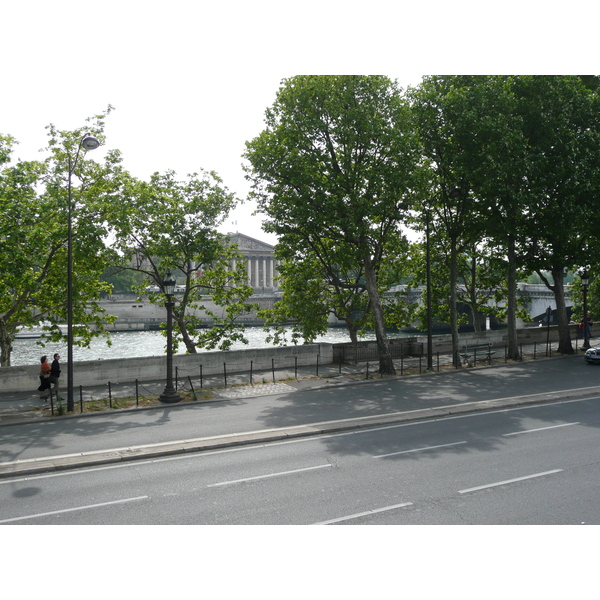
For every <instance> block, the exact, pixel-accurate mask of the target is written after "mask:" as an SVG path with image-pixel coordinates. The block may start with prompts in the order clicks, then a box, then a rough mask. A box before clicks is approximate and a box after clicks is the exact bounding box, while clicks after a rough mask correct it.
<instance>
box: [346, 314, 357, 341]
mask: <svg viewBox="0 0 600 600" xmlns="http://www.w3.org/2000/svg"><path fill="white" fill-rule="evenodd" d="M346 327H347V329H348V334H349V335H350V343H351V344H352V345H353V346H356V344H358V331H357V329H356V328H355V327H353V325H352V321H350V320H346Z"/></svg>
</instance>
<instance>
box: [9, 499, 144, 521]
mask: <svg viewBox="0 0 600 600" xmlns="http://www.w3.org/2000/svg"><path fill="white" fill-rule="evenodd" d="M147 499H148V496H137V497H135V498H124V499H123V500H112V501H111V502H101V503H99V504H88V505H87V506H74V507H73V508H64V509H62V510H52V511H50V512H45V513H37V514H35V515H26V516H24V517H13V518H12V519H2V520H1V521H0V523H10V522H12V521H24V520H26V519H37V518H39V517H47V516H49V515H59V514H61V513H68V512H73V511H76V510H87V509H90V508H99V507H100V506H110V505H112V504H124V503H125V502H137V501H138V500H147Z"/></svg>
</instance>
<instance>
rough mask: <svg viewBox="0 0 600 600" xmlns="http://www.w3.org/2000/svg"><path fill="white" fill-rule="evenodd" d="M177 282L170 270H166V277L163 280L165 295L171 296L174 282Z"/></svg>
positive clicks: (173, 291) (173, 290)
mask: <svg viewBox="0 0 600 600" xmlns="http://www.w3.org/2000/svg"><path fill="white" fill-rule="evenodd" d="M176 283H177V282H176V281H175V279H174V278H173V277H171V271H167V277H166V279H165V280H164V281H163V289H164V290H165V294H166V295H167V296H172V295H173V294H174V293H175V284H176Z"/></svg>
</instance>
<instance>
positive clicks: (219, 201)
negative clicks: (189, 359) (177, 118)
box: [104, 171, 252, 353]
mask: <svg viewBox="0 0 600 600" xmlns="http://www.w3.org/2000/svg"><path fill="white" fill-rule="evenodd" d="M124 193H125V194H126V197H127V202H122V203H119V204H109V205H105V207H104V210H105V211H106V213H105V214H106V218H107V219H108V220H109V222H110V224H111V226H112V228H113V230H112V233H113V236H114V242H113V244H112V248H113V249H114V250H115V251H116V252H117V253H118V255H119V257H120V262H119V265H120V267H121V268H122V269H124V270H130V271H135V272H137V273H138V274H141V275H142V282H141V283H140V284H139V286H138V287H137V289H138V291H139V292H145V288H146V287H147V286H149V285H153V286H157V287H158V288H159V289H160V290H161V291H162V292H163V293H161V294H151V295H150V296H149V301H150V302H151V303H158V304H160V305H164V304H165V301H166V297H165V294H164V286H163V282H164V280H165V276H166V273H167V271H170V272H171V273H172V274H173V275H175V274H177V276H178V277H179V280H178V281H177V283H178V285H181V286H183V292H182V294H181V295H179V294H178V295H177V297H176V300H177V301H176V304H175V307H174V309H173V321H174V330H175V336H174V339H173V341H174V345H175V347H177V344H178V343H179V342H183V344H184V345H185V348H186V351H187V352H188V353H195V352H197V351H198V348H199V347H207V348H215V347H219V348H220V349H227V348H228V347H229V346H230V345H231V343H233V342H234V341H237V340H239V341H246V340H245V338H244V336H243V330H244V327H243V324H240V323H239V316H240V315H242V314H245V313H247V312H248V311H249V310H251V308H252V305H251V304H250V303H249V302H247V301H248V299H249V297H250V296H251V295H252V288H251V287H250V286H248V285H247V283H246V280H247V272H246V269H245V267H244V264H243V263H242V262H241V261H237V266H236V267H233V263H234V261H233V259H235V258H240V255H239V253H238V252H237V251H236V248H235V247H234V246H233V245H232V244H231V243H230V241H229V240H228V238H227V237H226V236H224V235H222V234H219V233H218V232H217V230H216V228H217V227H218V226H219V225H220V224H221V223H222V222H223V221H224V219H225V218H226V217H227V215H228V214H229V212H230V210H231V209H232V208H233V207H234V206H235V203H236V201H237V200H236V198H235V196H234V194H232V193H231V192H229V191H228V190H227V188H226V187H225V186H224V185H223V182H222V180H221V179H220V178H219V176H218V175H217V174H216V173H214V172H206V171H201V172H200V173H199V174H198V173H195V174H192V175H189V176H188V177H187V179H183V180H179V179H178V178H177V176H176V174H175V173H174V172H173V171H167V172H166V173H164V174H161V173H155V174H154V175H152V177H151V178H150V181H148V182H142V181H135V180H133V179H132V180H130V182H129V185H128V186H127V189H126V190H125V192H124ZM208 296H210V298H208ZM209 299H210V300H211V301H212V302H214V303H215V304H216V305H217V306H218V307H221V308H222V310H217V311H213V310H209V309H208V308H207V307H206V300H209ZM202 311H204V313H205V314H207V315H208V316H209V317H210V320H211V321H212V322H213V323H214V326H211V327H209V328H206V327H205V326H206V322H205V321H203V318H202Z"/></svg>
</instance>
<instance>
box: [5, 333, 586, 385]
mask: <svg viewBox="0 0 600 600" xmlns="http://www.w3.org/2000/svg"><path fill="white" fill-rule="evenodd" d="M569 327H570V329H571V339H572V340H573V341H574V340H575V338H577V337H578V336H579V334H580V332H579V330H578V328H577V325H576V324H573V325H570V326H569ZM548 333H549V337H550V341H551V342H556V341H557V340H558V331H557V327H556V326H550V331H549V332H548V328H546V327H525V328H523V329H519V332H518V337H519V343H520V344H524V345H532V344H534V343H537V344H545V343H546V338H547V336H548ZM460 339H461V342H460V343H461V345H464V344H481V343H487V342H491V343H492V345H494V346H496V347H504V346H505V345H506V344H507V343H508V334H507V332H506V329H498V330H490V331H482V332H480V333H461V336H460ZM400 341H401V339H400V338H399V339H398V340H396V342H400ZM415 341H416V343H417V346H415V344H414V342H415ZM411 342H412V343H411V351H412V352H414V353H417V352H418V348H419V346H418V345H420V344H423V353H426V352H427V336H414V337H411ZM360 345H375V342H361V343H360ZM573 345H575V344H574V343H573ZM333 349H334V344H308V345H304V346H286V347H283V348H276V347H273V348H255V349H248V350H232V351H229V352H200V353H198V354H176V355H175V356H173V368H175V367H177V368H178V370H179V375H180V377H187V376H188V375H190V376H192V377H198V376H199V374H200V365H202V373H203V375H214V374H222V373H223V363H226V364H227V372H228V373H235V372H242V371H246V372H247V371H249V370H250V361H252V368H253V369H255V370H259V369H260V370H264V369H270V368H271V364H272V363H271V361H272V360H274V361H275V364H276V366H277V365H279V366H280V367H281V366H289V367H293V366H294V362H295V359H296V357H297V360H298V366H307V365H315V364H316V362H317V355H318V356H319V364H322V365H327V364H331V363H332V362H333ZM451 351H452V336H451V335H449V334H447V335H435V336H433V352H434V354H435V353H437V352H439V353H440V354H443V353H446V352H451ZM166 361H167V359H166V356H164V355H163V356H149V357H141V358H126V359H122V358H121V359H108V360H93V361H80V362H77V363H75V368H74V370H73V371H74V373H73V378H74V385H75V386H76V387H78V386H80V385H83V386H88V385H105V384H106V383H107V382H108V381H110V382H113V383H125V382H132V381H135V380H136V379H138V380H139V381H156V380H163V379H165V377H166ZM62 370H63V372H62V374H61V379H62V385H63V386H64V385H66V377H67V372H66V365H64V364H63V367H62ZM38 375H39V367H38V366H37V365H26V366H22V367H8V368H2V369H0V391H3V392H19V391H24V390H28V389H31V390H35V389H36V388H37V386H38V383H37V381H38V379H37V378H38Z"/></svg>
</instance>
